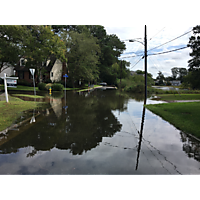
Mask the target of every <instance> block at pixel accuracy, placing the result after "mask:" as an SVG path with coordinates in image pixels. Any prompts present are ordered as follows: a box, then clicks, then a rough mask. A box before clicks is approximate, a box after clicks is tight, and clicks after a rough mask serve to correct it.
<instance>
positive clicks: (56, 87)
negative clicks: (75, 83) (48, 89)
mask: <svg viewBox="0 0 200 200" xmlns="http://www.w3.org/2000/svg"><path fill="white" fill-rule="evenodd" d="M63 88H64V86H63V85H62V84H60V83H54V84H53V85H52V90H53V91H63Z"/></svg>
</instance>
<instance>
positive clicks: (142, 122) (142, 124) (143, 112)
mask: <svg viewBox="0 0 200 200" xmlns="http://www.w3.org/2000/svg"><path fill="white" fill-rule="evenodd" d="M145 109H146V108H145V107H143V111H142V121H141V128H140V138H139V144H138V150H137V151H138V153H137V162H136V167H135V170H137V169H138V164H139V157H140V150H141V144H142V133H143V127H144V119H145Z"/></svg>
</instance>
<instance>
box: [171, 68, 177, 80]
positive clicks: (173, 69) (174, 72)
mask: <svg viewBox="0 0 200 200" xmlns="http://www.w3.org/2000/svg"><path fill="white" fill-rule="evenodd" d="M171 71H172V78H173V79H174V80H176V78H177V75H178V73H179V69H178V67H173V68H172V69H171Z"/></svg>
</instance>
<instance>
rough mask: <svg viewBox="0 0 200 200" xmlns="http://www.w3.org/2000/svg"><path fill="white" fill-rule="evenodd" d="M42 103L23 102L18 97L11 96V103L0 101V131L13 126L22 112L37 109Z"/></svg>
mask: <svg viewBox="0 0 200 200" xmlns="http://www.w3.org/2000/svg"><path fill="white" fill-rule="evenodd" d="M39 105H41V103H38V102H33V101H23V100H21V99H19V98H16V97H11V96H9V103H7V102H6V101H0V110H1V112H0V131H2V130H4V129H6V128H7V127H9V126H11V125H12V124H13V123H14V121H15V120H16V119H17V118H18V117H20V114H21V112H23V111H25V110H29V109H35V108H37V107H38V106H39Z"/></svg>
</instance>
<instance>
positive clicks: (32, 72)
mask: <svg viewBox="0 0 200 200" xmlns="http://www.w3.org/2000/svg"><path fill="white" fill-rule="evenodd" d="M29 70H30V72H31V74H32V76H33V85H34V95H36V92H35V80H34V73H35V69H31V68H30V69H29Z"/></svg>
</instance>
